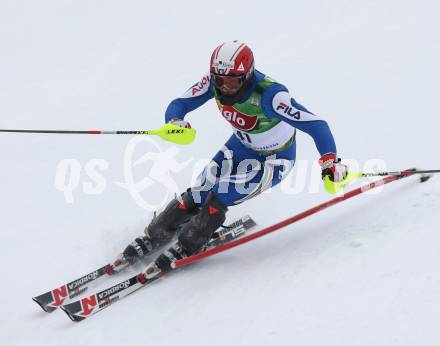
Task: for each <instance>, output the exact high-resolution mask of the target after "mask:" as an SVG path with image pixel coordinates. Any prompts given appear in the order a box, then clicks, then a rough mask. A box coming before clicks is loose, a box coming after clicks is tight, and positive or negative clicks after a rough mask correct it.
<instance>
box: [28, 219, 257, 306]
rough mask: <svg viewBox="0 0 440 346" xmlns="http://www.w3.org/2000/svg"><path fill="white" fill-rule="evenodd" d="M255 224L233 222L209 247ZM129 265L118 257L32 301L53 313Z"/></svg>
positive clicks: (217, 233)
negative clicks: (93, 284) (94, 284)
mask: <svg viewBox="0 0 440 346" xmlns="http://www.w3.org/2000/svg"><path fill="white" fill-rule="evenodd" d="M254 225H255V222H254V221H253V220H252V218H250V217H249V216H244V217H242V218H241V219H239V220H237V221H235V222H233V223H232V224H230V225H229V226H227V227H222V228H220V229H219V230H217V231H216V232H215V233H214V234H213V237H212V239H211V240H210V242H209V244H208V247H209V248H212V247H215V246H218V245H221V244H223V243H225V242H227V241H229V240H232V239H235V238H237V237H239V236H240V235H242V234H243V233H244V232H245V231H246V230H247V229H249V228H251V227H253V226H254ZM128 266H129V264H128V263H127V262H124V261H122V260H121V258H120V257H118V258H117V259H116V260H115V261H114V262H113V263H109V264H106V265H105V266H103V267H101V268H98V269H96V270H94V271H92V272H90V273H89V274H87V275H84V276H82V277H80V278H78V279H75V280H73V281H71V282H69V283H66V284H64V285H62V286H60V287H57V288H55V289H53V290H51V291H48V292H46V293H43V294H41V295H39V296H36V297H33V298H32V300H33V301H34V302H36V303H37V304H38V305H39V306H40V307H41V308H42V309H43V311H45V312H49V313H50V312H53V311H55V310H56V309H58V308H59V307H61V306H62V305H64V304H67V303H69V302H71V301H72V300H74V299H75V298H78V297H79V296H81V295H82V294H83V293H84V292H86V291H87V290H88V289H89V288H90V285H91V284H92V283H96V282H98V281H101V280H102V279H104V278H108V277H109V276H112V275H114V274H116V273H119V272H121V271H123V270H124V269H125V268H127V267H128Z"/></svg>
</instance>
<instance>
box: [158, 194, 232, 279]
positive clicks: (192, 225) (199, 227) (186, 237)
mask: <svg viewBox="0 0 440 346" xmlns="http://www.w3.org/2000/svg"><path fill="white" fill-rule="evenodd" d="M227 210H228V209H227V208H226V207H225V206H224V205H223V204H222V203H221V202H220V201H219V200H218V199H217V197H216V196H215V195H214V194H213V193H212V192H210V193H209V194H208V197H207V199H206V201H205V204H204V205H203V207H202V209H200V211H199V212H198V213H197V214H195V215H194V216H193V217H192V218H191V219H190V220H189V221H188V222H187V223H185V224H184V225H183V226H182V228H181V230H180V232H179V234H178V236H177V237H178V241H177V242H176V243H175V244H174V245H173V246H172V247H170V248H169V249H168V250H167V251H165V252H163V253H162V254H161V255H160V256H159V257H158V258H157V259H156V261H155V265H156V266H157V267H158V268H159V269H160V270H161V271H162V272H165V273H166V272H169V271H170V270H171V269H172V267H171V264H172V263H173V262H175V261H176V260H179V259H182V258H185V257H188V256H191V255H193V254H195V253H197V252H199V251H201V250H203V248H204V246H206V245H207V244H208V241H209V240H210V239H211V238H212V235H213V233H214V232H215V231H216V230H217V229H218V228H219V227H220V226H221V225H222V224H223V222H224V221H225V219H226V212H227Z"/></svg>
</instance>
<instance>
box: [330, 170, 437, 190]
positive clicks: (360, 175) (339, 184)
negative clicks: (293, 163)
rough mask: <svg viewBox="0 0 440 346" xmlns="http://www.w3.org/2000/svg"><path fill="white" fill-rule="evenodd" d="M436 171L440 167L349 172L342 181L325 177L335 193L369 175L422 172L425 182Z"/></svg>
mask: <svg viewBox="0 0 440 346" xmlns="http://www.w3.org/2000/svg"><path fill="white" fill-rule="evenodd" d="M434 173H440V169H430V170H418V169H416V168H414V169H407V170H403V171H396V172H377V173H362V172H349V173H348V174H347V176H346V177H345V178H344V180H342V181H340V182H334V181H331V180H330V177H328V176H326V177H324V187H325V190H326V191H327V192H328V193H331V194H333V195H335V194H337V193H338V192H340V191H342V190H343V189H344V188H345V187H346V186H347V185H348V184H349V183H351V182H352V181H353V180H355V179H360V178H368V177H387V176H408V175H414V174H421V175H422V176H421V177H420V181H421V182H424V181H426V180H428V179H429V178H430V177H431V175H432V174H434Z"/></svg>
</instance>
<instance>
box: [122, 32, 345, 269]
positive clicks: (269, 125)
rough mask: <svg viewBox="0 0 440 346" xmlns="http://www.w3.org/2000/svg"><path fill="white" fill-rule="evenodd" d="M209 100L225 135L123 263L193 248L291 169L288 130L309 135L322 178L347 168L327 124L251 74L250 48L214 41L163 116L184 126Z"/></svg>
mask: <svg viewBox="0 0 440 346" xmlns="http://www.w3.org/2000/svg"><path fill="white" fill-rule="evenodd" d="M212 98H214V99H215V101H216V103H217V106H218V108H219V111H220V114H221V115H222V116H223V118H224V119H225V120H226V121H228V122H229V123H230V125H231V126H232V130H233V132H234V133H233V135H232V136H231V137H230V138H229V140H228V141H227V142H226V143H225V145H224V147H223V148H221V150H220V151H219V152H218V153H217V154H216V155H215V156H214V158H213V159H212V161H211V163H210V164H209V165H208V166H207V167H205V169H204V171H203V172H202V174H201V175H200V177H199V181H198V184H197V185H196V186H193V187H191V188H190V189H188V191H186V192H184V193H183V194H182V195H181V196H179V198H176V199H174V200H172V201H171V202H170V203H169V204H168V206H167V207H166V208H165V210H164V211H162V212H161V213H160V214H159V215H158V216H156V217H155V218H154V219H153V220H152V221H151V223H150V224H149V225H148V226H147V228H146V229H145V236H143V237H140V238H137V239H136V240H135V241H134V242H133V243H132V244H130V245H129V246H128V247H127V248H126V249H125V251H124V253H123V256H124V258H125V259H126V260H127V261H129V262H134V261H135V260H137V259H138V258H139V257H141V256H144V255H146V254H148V253H150V252H151V251H153V250H155V249H157V248H159V247H161V246H163V245H165V244H167V243H169V242H170V241H171V240H172V239H173V238H174V237H175V235H176V234H177V241H176V242H175V243H174V244H173V246H172V247H171V248H169V249H168V251H165V252H164V253H163V254H161V255H160V256H159V257H158V258H157V260H156V265H157V267H158V268H159V269H160V270H162V271H165V272H166V271H169V270H170V269H171V263H172V262H173V261H175V260H177V259H181V258H184V257H186V256H189V255H192V254H194V253H197V252H198V251H200V250H201V249H202V248H203V246H204V245H206V244H207V242H208V241H209V239H210V238H211V236H212V234H213V233H214V232H215V230H217V229H218V228H219V227H220V226H221V225H222V224H223V222H224V221H225V219H226V216H225V215H226V212H227V210H228V207H230V206H233V205H236V204H239V203H242V202H243V201H245V200H247V199H249V198H252V197H255V196H257V195H259V194H260V193H261V192H263V191H264V190H266V189H268V188H270V187H272V186H275V185H276V184H278V183H279V182H280V181H281V180H282V179H283V178H284V177H285V176H286V175H287V174H288V173H289V172H290V170H291V169H292V168H293V166H294V164H295V157H296V142H295V136H296V130H297V129H298V130H300V131H303V132H306V133H307V134H309V135H310V136H311V137H312V138H313V140H314V142H315V144H316V148H317V149H318V151H319V153H320V155H321V158H320V159H319V163H320V165H321V167H322V174H323V176H329V177H330V179H331V180H333V181H336V182H337V181H341V180H343V179H344V177H345V176H346V175H347V166H345V165H343V164H341V163H340V159H337V155H336V145H335V141H334V138H333V135H332V133H331V131H330V128H329V126H328V124H327V122H326V121H325V120H324V119H322V118H320V117H319V116H317V115H315V114H313V113H312V112H310V111H308V110H307V109H306V108H305V107H303V106H302V105H300V104H299V103H298V102H296V101H295V99H293V98H292V97H291V95H290V94H289V91H288V89H287V88H286V87H285V86H284V85H282V84H280V83H278V82H276V81H274V80H273V79H271V78H270V77H268V76H267V75H265V74H263V73H262V72H260V71H258V70H256V69H255V67H254V57H253V53H252V51H251V50H250V48H249V47H248V46H247V45H246V44H244V43H242V42H239V41H233V42H226V43H223V44H222V45H220V46H218V47H217V48H216V49H215V50H214V52H213V53H212V56H211V62H210V73H209V74H207V75H205V76H203V77H202V79H201V80H200V82H198V83H196V84H194V85H193V86H191V87H190V88H189V89H188V90H187V91H186V92H185V93H184V94H183V95H182V96H181V97H179V98H176V99H175V100H173V101H172V102H171V103H170V104H169V106H168V108H167V110H166V112H165V121H166V122H171V123H173V124H176V125H179V126H182V127H190V124H189V123H188V122H187V121H186V120H185V115H186V114H187V113H189V112H191V111H193V110H195V109H197V108H198V107H200V106H202V105H203V104H204V103H206V102H207V101H208V100H210V99H212Z"/></svg>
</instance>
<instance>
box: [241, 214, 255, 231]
mask: <svg viewBox="0 0 440 346" xmlns="http://www.w3.org/2000/svg"><path fill="white" fill-rule="evenodd" d="M243 225H244V227H245V228H246V229H251V228H252V227H255V226H256V225H257V223H256V222H255V221H254V219H252V218H251V217H250V216H249V215H246V216H245V217H243Z"/></svg>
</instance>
